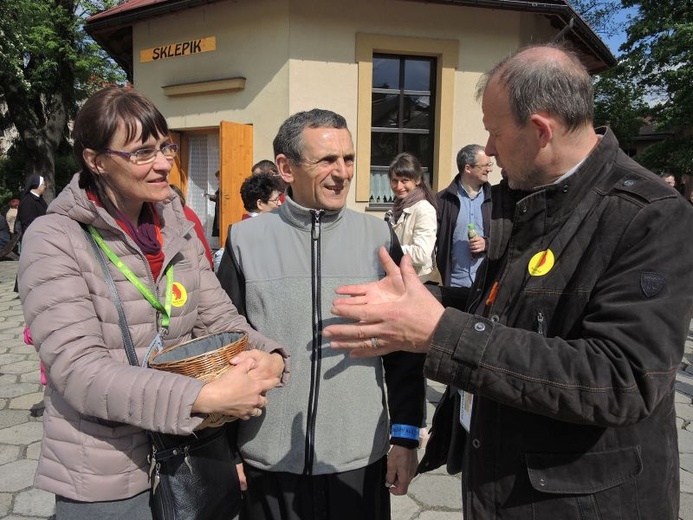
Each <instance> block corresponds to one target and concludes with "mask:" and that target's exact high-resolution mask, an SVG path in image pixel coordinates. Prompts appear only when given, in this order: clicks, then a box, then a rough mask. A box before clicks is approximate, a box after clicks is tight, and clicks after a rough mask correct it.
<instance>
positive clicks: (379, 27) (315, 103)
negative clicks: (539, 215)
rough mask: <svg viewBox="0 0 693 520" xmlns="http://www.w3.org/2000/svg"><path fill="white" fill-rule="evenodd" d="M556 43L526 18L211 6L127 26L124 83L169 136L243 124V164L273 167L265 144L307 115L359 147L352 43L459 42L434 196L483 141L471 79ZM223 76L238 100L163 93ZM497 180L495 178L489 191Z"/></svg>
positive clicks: (537, 21) (379, 6) (358, 8)
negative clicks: (186, 48) (348, 134)
mask: <svg viewBox="0 0 693 520" xmlns="http://www.w3.org/2000/svg"><path fill="white" fill-rule="evenodd" d="M555 32H556V30H555V29H552V28H551V27H550V25H549V22H548V20H546V19H545V18H543V17H540V16H535V15H531V14H529V13H516V12H511V11H492V10H488V9H479V8H469V7H460V6H455V5H439V4H426V3H420V2H408V1H405V0H350V1H349V2H337V1H328V0H236V1H227V2H218V3H214V4H210V5H203V6H200V7H196V8H193V9H189V10H186V11H182V12H178V13H174V14H171V15H166V16H160V17H158V18H154V19H151V20H148V21H146V22H143V23H139V24H137V25H136V26H135V28H134V52H135V58H134V83H135V87H136V88H137V89H138V90H140V91H142V92H143V93H145V94H146V95H147V96H148V97H150V98H151V99H152V100H153V101H154V103H155V104H156V105H157V106H158V107H159V108H160V109H161V111H162V112H163V113H164V115H165V116H166V117H167V119H168V121H169V124H170V126H171V128H173V129H177V130H186V129H193V128H212V127H216V126H218V124H219V121H220V120H228V121H234V122H238V123H252V124H253V126H254V153H253V155H254V159H255V160H260V159H264V158H273V153H272V139H273V138H274V135H275V134H276V130H277V128H278V127H279V125H280V124H281V122H282V121H283V120H284V119H285V118H286V117H287V116H288V115H290V114H292V113H294V112H297V111H299V110H305V109H310V108H313V107H321V108H328V109H331V110H334V111H336V112H338V113H340V114H342V115H344V116H345V117H346V119H347V121H348V123H349V126H350V128H351V129H352V133H353V134H354V140H355V141H357V140H358V134H357V123H358V79H359V78H358V74H359V69H358V65H357V62H356V38H357V34H369V35H385V36H406V37H410V38H421V39H440V40H454V41H457V42H459V49H458V58H457V59H458V63H457V66H456V70H455V71H454V85H453V96H452V100H453V101H452V106H445V107H443V112H444V113H445V114H450V113H451V114H452V125H451V131H450V132H448V134H449V135H438V136H437V139H440V140H442V141H443V142H444V143H446V144H447V148H445V150H446V151H447V150H449V151H450V153H449V155H450V157H449V158H448V160H447V161H441V162H440V164H438V165H437V166H438V171H437V175H436V178H437V182H436V185H435V186H434V188H435V189H442V188H443V187H444V186H446V185H447V184H448V183H449V182H450V180H451V179H452V177H453V176H454V175H455V174H456V166H455V157H454V156H455V153H456V151H457V150H458V149H459V148H461V147H462V146H464V145H465V144H469V143H472V142H475V143H479V144H484V143H485V141H486V132H485V131H484V127H483V124H482V121H481V108H480V105H479V103H478V102H477V101H476V99H475V95H474V94H475V90H476V84H477V82H478V80H479V78H480V76H481V75H482V74H483V72H484V71H486V70H487V69H488V68H489V66H490V65H492V64H493V63H495V62H496V61H498V60H499V59H500V58H501V57H503V56H504V55H506V54H508V53H510V52H512V51H513V50H514V49H516V48H517V47H518V46H520V45H523V44H526V43H529V42H533V41H534V42H541V41H547V40H548V39H550V38H551V36H552V35H553V34H555ZM208 36H215V37H216V51H214V52H206V53H201V54H197V55H192V56H183V57H177V58H169V59H165V60H161V61H158V62H149V63H141V62H140V60H139V52H140V50H142V49H149V48H152V47H156V46H158V45H163V44H168V43H175V42H181V41H185V40H189V39H196V38H203V37H208ZM233 77H244V78H246V83H245V88H244V89H243V90H239V91H233V92H221V93H208V94H199V95H190V96H181V97H169V96H166V95H165V94H164V92H163V90H162V87H164V86H169V85H176V84H182V83H195V82H202V81H210V80H218V79H226V78H233ZM358 153H359V150H358V149H357V155H358ZM446 155H448V154H447V152H446ZM364 174H365V175H368V172H367V171H366V172H364ZM357 175H359V173H358V172H357ZM499 179H500V175H499V172H498V171H496V172H494V176H493V179H492V181H494V182H495V181H497V180H499ZM355 193H356V190H354V189H352V190H351V192H350V198H349V203H348V204H349V206H351V207H354V208H358V209H363V208H364V207H365V205H366V204H364V203H357V202H356V194H355Z"/></svg>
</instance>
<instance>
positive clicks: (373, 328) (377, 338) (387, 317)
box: [323, 247, 445, 357]
mask: <svg viewBox="0 0 693 520" xmlns="http://www.w3.org/2000/svg"><path fill="white" fill-rule="evenodd" d="M378 257H379V258H380V262H381V264H382V265H383V268H384V269H385V277H384V278H383V279H381V280H379V281H377V282H371V283H367V284H360V285H344V286H341V287H339V288H338V289H337V291H336V292H337V294H339V295H343V296H347V298H337V299H336V300H335V301H334V302H333V304H332V314H334V315H335V316H340V317H342V318H350V319H353V320H355V321H356V323H347V324H339V325H330V326H328V327H326V328H325V329H324V331H323V334H324V335H325V337H327V338H330V339H331V342H330V346H331V347H332V348H336V349H349V350H351V355H352V356H354V357H373V356H380V355H383V354H387V353H389V352H392V351H395V350H406V351H409V352H420V353H425V352H426V351H427V350H428V347H429V346H430V344H431V338H432V336H433V331H434V330H435V327H436V325H437V324H438V321H439V320H440V317H441V316H442V315H443V311H444V310H445V309H444V307H443V306H442V305H441V304H440V303H439V302H438V300H436V298H435V297H434V296H433V295H432V294H431V293H430V292H429V291H428V289H426V287H425V286H424V285H423V284H422V283H421V281H420V280H419V277H418V276H417V275H416V272H415V271H414V268H413V267H412V265H411V258H410V257H409V255H405V256H404V258H403V259H402V264H401V268H400V267H397V265H396V264H395V262H394V261H393V260H392V258H390V255H388V253H387V250H386V249H385V248H384V247H381V248H380V250H379V251H378Z"/></svg>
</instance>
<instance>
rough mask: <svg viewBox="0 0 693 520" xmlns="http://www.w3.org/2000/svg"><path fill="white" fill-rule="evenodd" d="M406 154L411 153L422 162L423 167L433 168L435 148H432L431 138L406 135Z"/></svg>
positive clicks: (428, 136) (419, 135)
mask: <svg viewBox="0 0 693 520" xmlns="http://www.w3.org/2000/svg"><path fill="white" fill-rule="evenodd" d="M402 151H404V152H409V153H410V154H412V155H416V157H417V158H418V159H419V161H421V166H423V167H425V168H432V167H433V147H432V146H431V136H430V135H421V134H416V135H412V134H405V135H404V150H402Z"/></svg>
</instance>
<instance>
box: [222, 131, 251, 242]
mask: <svg viewBox="0 0 693 520" xmlns="http://www.w3.org/2000/svg"><path fill="white" fill-rule="evenodd" d="M219 155H220V158H219V199H220V200H219V202H218V204H219V247H224V244H225V243H226V235H227V233H228V229H229V226H230V225H231V224H233V223H234V222H239V221H240V220H241V217H242V216H243V213H244V211H245V210H244V209H243V201H242V200H241V194H240V189H241V184H242V183H243V181H244V180H245V179H246V177H249V176H250V168H252V166H253V126H252V125H247V124H241V123H231V122H229V121H222V122H221V124H220V126H219Z"/></svg>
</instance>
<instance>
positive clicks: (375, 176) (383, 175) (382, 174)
mask: <svg viewBox="0 0 693 520" xmlns="http://www.w3.org/2000/svg"><path fill="white" fill-rule="evenodd" d="M393 197H394V194H393V193H392V190H391V189H390V179H388V177H387V170H384V171H383V169H382V168H376V169H373V170H371V195H370V199H369V200H368V202H370V203H371V204H378V203H384V202H392V201H393Z"/></svg>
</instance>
